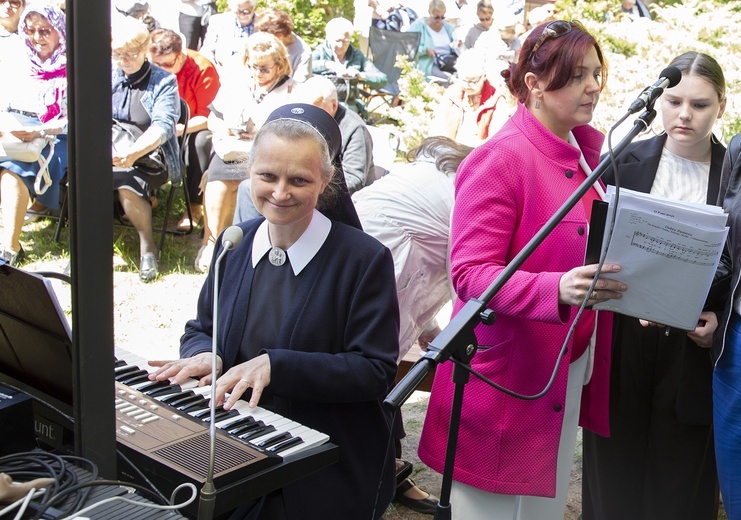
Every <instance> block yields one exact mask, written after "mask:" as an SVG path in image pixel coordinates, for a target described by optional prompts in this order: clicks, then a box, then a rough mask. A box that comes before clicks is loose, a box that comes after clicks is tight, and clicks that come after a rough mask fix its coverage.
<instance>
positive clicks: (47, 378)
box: [0, 264, 73, 447]
mask: <svg viewBox="0 0 741 520" xmlns="http://www.w3.org/2000/svg"><path fill="white" fill-rule="evenodd" d="M0 294H2V298H0V381H3V382H5V383H7V384H9V385H11V386H14V387H16V388H18V389H20V390H22V391H24V392H26V393H28V394H29V395H31V396H33V397H35V398H36V399H37V400H39V401H42V402H44V403H47V404H49V405H50V406H51V407H52V408H53V409H56V410H57V411H58V412H61V417H60V416H59V413H57V414H54V415H52V416H49V419H50V420H52V421H54V422H57V421H60V420H61V422H62V423H63V426H64V427H66V428H71V424H72V417H73V384H72V380H73V379H72V375H73V374H72V371H73V361H72V330H71V327H70V325H69V323H68V321H67V318H66V317H65V315H64V312H63V311H62V308H61V306H60V305H59V301H58V300H57V297H56V294H55V293H54V289H53V288H52V286H51V283H50V281H49V280H48V279H46V278H44V277H42V276H39V275H37V274H33V273H30V272H27V271H23V270H21V269H17V268H14V267H11V266H10V265H7V264H4V265H0ZM35 408H36V410H37V413H39V414H42V415H45V416H46V415H47V414H46V413H44V412H42V411H41V408H39V407H37V406H35ZM52 417H53V419H52ZM60 426H61V425H60ZM58 440H59V444H56V443H55V444H54V446H55V447H61V445H62V444H66V442H63V439H62V436H61V435H60V437H59V439H58Z"/></svg>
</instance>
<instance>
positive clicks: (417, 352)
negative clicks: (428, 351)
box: [396, 343, 435, 392]
mask: <svg viewBox="0 0 741 520" xmlns="http://www.w3.org/2000/svg"><path fill="white" fill-rule="evenodd" d="M422 354H423V352H422V350H421V349H420V348H419V345H417V344H416V343H415V344H414V345H412V348H410V349H409V352H407V353H406V354H405V355H404V357H403V358H402V360H401V362H400V363H399V370H398V371H397V373H396V382H397V383H398V382H399V381H401V380H402V378H403V377H404V376H405V375H407V372H409V369H410V368H412V365H413V364H414V363H415V362H416V361H417V360H418V359H419V358H420V357H421V356H422ZM434 378H435V370H434V369H433V370H430V372H429V373H428V374H427V375H426V376H425V378H424V379H423V380H422V382H421V383H420V384H419V386H418V387H417V390H422V391H423V392H429V391H430V389H431V388H432V380H433V379H434Z"/></svg>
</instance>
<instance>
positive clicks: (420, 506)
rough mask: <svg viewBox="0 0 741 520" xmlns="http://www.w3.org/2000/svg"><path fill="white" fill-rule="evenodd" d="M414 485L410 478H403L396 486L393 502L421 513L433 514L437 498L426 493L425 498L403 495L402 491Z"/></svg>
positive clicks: (404, 491)
mask: <svg viewBox="0 0 741 520" xmlns="http://www.w3.org/2000/svg"><path fill="white" fill-rule="evenodd" d="M413 487H415V484H414V481H413V480H412V479H409V478H408V479H405V480H404V481H403V482H402V483H401V484H399V485H398V486H396V496H394V502H398V503H400V504H402V505H404V506H406V507H408V508H409V509H411V510H412V511H416V512H417V513H422V514H423V515H434V514H435V510H436V509H437V503H438V502H439V500H438V499H437V498H436V497H434V496H432V495H430V494H429V493H428V495H427V497H426V498H420V499H416V500H415V499H413V498H409V497H406V496H404V493H406V492H407V491H409V490H410V489H412V488H413Z"/></svg>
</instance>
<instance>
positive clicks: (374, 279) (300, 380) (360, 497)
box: [180, 218, 399, 520]
mask: <svg viewBox="0 0 741 520" xmlns="http://www.w3.org/2000/svg"><path fill="white" fill-rule="evenodd" d="M263 220H264V219H263V218H259V219H255V220H249V221H247V222H242V223H241V224H239V227H241V228H242V230H243V231H244V239H243V240H242V242H241V244H240V245H239V246H238V247H237V248H235V249H234V250H232V251H230V252H229V253H227V255H226V256H225V257H224V261H223V263H222V265H221V281H220V285H219V287H220V294H219V328H218V335H219V337H218V344H219V353H220V355H221V358H222V360H223V365H224V371H226V370H228V369H229V368H231V366H232V365H233V364H234V361H235V359H236V356H237V353H238V351H239V348H240V346H241V344H242V336H243V335H244V329H245V324H246V313H247V309H248V308H249V299H250V293H251V287H252V277H253V275H254V272H255V271H254V269H253V267H252V257H251V255H252V240H253V237H254V235H255V231H256V230H257V228H258V226H259V225H260V223H261V222H262V221H263ZM217 243H219V244H220V243H221V239H219V241H218V242H217ZM217 249H218V251H217V252H216V254H219V252H220V251H221V247H220V246H219V247H218V248H217ZM214 257H215V256H214ZM213 278H214V269H211V270H210V271H209V274H208V278H207V279H206V282H205V284H204V286H203V289H202V290H201V294H200V296H199V299H198V315H197V318H196V319H195V320H191V321H189V322H188V323H187V325H186V328H185V334H184V335H183V337H182V338H181V344H180V356H181V357H190V356H193V355H195V354H197V353H200V352H205V351H210V350H211V331H212V330H213V329H212V327H213V321H212V295H213V282H214V280H213ZM253 308H254V307H253ZM274 347H275V348H271V347H269V346H266V350H267V353H268V355H269V357H270V365H271V381H270V386H269V387H270V390H271V392H272V395H273V397H274V411H275V412H276V413H279V414H281V415H283V416H285V417H288V418H290V419H293V420H294V421H297V422H299V423H301V424H303V425H306V426H309V427H311V428H314V429H316V430H319V431H321V432H323V433H326V434H328V435H329V436H330V441H331V442H333V443H335V444H337V445H338V446H339V447H340V461H339V462H338V463H337V464H334V465H332V466H329V467H328V468H325V469H323V470H322V471H320V472H318V473H315V474H312V475H311V476H310V477H308V478H304V479H301V480H299V481H297V482H295V483H293V484H289V485H287V486H285V487H284V488H283V497H284V501H285V504H286V510H287V511H286V512H287V515H288V518H290V519H294V518H300V519H302V520H303V519H317V520H319V519H322V520H323V519H328V518H338V519H339V518H357V519H362V520H372V518H373V517H375V518H380V517H381V515H383V513H384V511H385V510H386V507H387V506H388V504H389V503H390V502H391V499H392V498H393V494H394V489H395V487H396V482H395V467H394V460H393V457H394V454H393V450H392V449H391V450H387V449H386V448H387V446H388V443H389V437H390V436H391V428H390V427H391V424H390V420H391V417H390V413H389V411H388V410H387V409H386V408H385V407H384V406H383V399H384V398H385V396H386V394H387V393H388V391H389V389H390V387H391V385H392V383H393V381H394V377H395V375H396V357H397V356H398V353H399V306H398V303H397V300H396V283H395V276H394V262H393V258H392V256H391V252H390V251H389V250H388V249H387V248H386V247H384V246H383V245H381V243H380V242H378V241H377V240H376V239H374V238H372V237H370V236H369V235H366V234H365V233H363V232H362V231H360V230H358V229H355V228H352V227H350V226H347V225H344V224H340V223H338V222H334V221H333V222H332V229H331V231H330V233H329V236H328V237H327V240H326V241H325V243H324V244H323V245H322V247H321V248H320V250H319V251H318V252H317V254H316V256H315V257H314V258H313V259H312V260H311V262H309V264H308V265H307V266H306V267H305V268H304V270H303V271H302V273H301V281H300V283H299V286H298V289H297V291H296V296H295V299H294V301H293V303H292V304H291V306H290V308H289V310H288V312H287V314H286V316H285V317H284V322H283V325H282V327H281V330H280V332H279V334H278V338H277V342H276V345H275V346H274ZM381 481H382V484H383V485H382V487H381V490H380V498H379V500H378V505H377V508H376V509H375V515H373V514H372V512H373V511H374V500H375V498H376V492H377V490H378V486H379V482H381Z"/></svg>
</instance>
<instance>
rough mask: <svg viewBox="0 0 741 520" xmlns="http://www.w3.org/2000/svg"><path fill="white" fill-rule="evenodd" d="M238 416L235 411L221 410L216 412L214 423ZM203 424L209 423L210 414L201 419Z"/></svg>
mask: <svg viewBox="0 0 741 520" xmlns="http://www.w3.org/2000/svg"><path fill="white" fill-rule="evenodd" d="M238 415H239V412H238V411H237V410H233V409H232V410H224V409H223V408H222V409H221V410H219V411H218V412H216V414H215V415H214V422H219V421H223V420H224V419H228V418H230V417H236V416H238ZM203 420H204V421H205V422H211V414H210V413H209V415H207V416H206V417H204V418H203Z"/></svg>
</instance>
